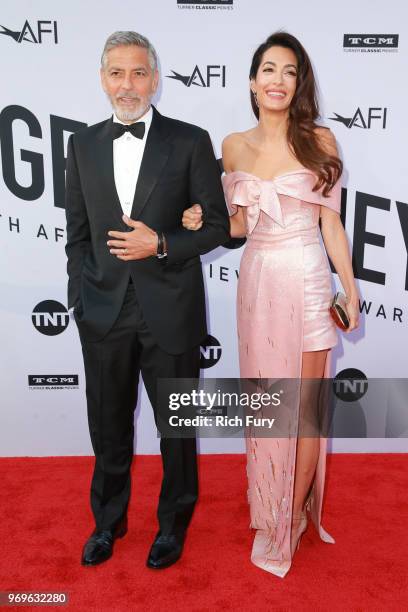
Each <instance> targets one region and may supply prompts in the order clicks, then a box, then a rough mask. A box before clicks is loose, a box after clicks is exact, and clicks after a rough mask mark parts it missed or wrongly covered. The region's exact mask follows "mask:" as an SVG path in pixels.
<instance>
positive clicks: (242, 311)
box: [223, 169, 341, 577]
mask: <svg viewBox="0 0 408 612" xmlns="http://www.w3.org/2000/svg"><path fill="white" fill-rule="evenodd" d="M315 182H316V177H315V175H314V174H313V173H312V172H311V171H309V170H306V169H303V170H297V171H294V172H288V173H285V174H283V175H281V176H278V177H276V178H275V179H274V180H270V181H266V180H261V179H259V178H258V177H256V176H254V175H252V174H248V173H246V172H240V171H238V172H232V173H230V174H227V175H224V176H223V185H224V191H225V195H226V199H227V205H228V207H229V210H230V212H231V213H232V214H234V212H236V210H237V207H238V206H243V207H245V212H246V225H247V243H246V246H245V250H244V253H243V256H242V260H241V265H240V273H239V283H238V295H237V323H238V340H239V360H240V374H241V377H242V378H265V379H276V378H284V379H285V378H294V379H300V376H301V366H302V353H303V352H304V351H316V350H323V349H329V348H331V347H333V346H335V344H336V343H337V332H336V327H335V325H334V323H333V321H332V319H331V317H330V315H329V310H328V309H329V304H330V300H331V297H332V286H331V273H330V268H329V265H328V261H327V258H326V255H325V252H324V250H323V248H322V246H321V241H320V230H319V225H318V222H319V213H320V206H327V207H328V208H331V209H332V210H334V211H336V212H340V193H341V186H340V184H339V183H337V184H336V186H335V187H334V188H333V190H332V192H331V194H330V197H329V198H325V197H324V196H323V195H322V194H321V193H320V192H314V191H313V187H314V184H315ZM328 366H329V364H328V360H327V363H326V372H327V371H328ZM297 418H298V415H297ZM296 442H297V439H296V436H294V437H285V438H255V437H248V438H247V440H246V444H247V473H248V500H249V504H250V513H251V526H252V527H253V528H255V529H256V530H257V533H256V536H255V540H254V546H253V550H252V557H251V560H252V561H253V563H254V564H255V565H257V566H259V567H261V568H262V569H265V570H266V571H269V572H271V573H273V574H275V575H277V576H281V577H283V576H284V575H285V574H286V573H287V572H288V570H289V568H290V565H291V551H290V532H291V518H292V503H293V483H294V474H295V460H296ZM325 465H326V440H325V439H323V438H321V441H320V455H319V461H318V466H317V470H316V475H315V479H314V483H313V488H312V493H311V496H310V498H309V500H308V508H309V510H310V512H311V516H312V520H313V522H314V524H315V526H316V528H317V530H318V532H319V534H320V537H321V538H322V539H323V540H324V541H326V542H331V543H333V542H334V540H333V538H332V537H331V536H330V535H329V534H328V533H327V532H326V531H325V530H324V529H323V527H322V526H321V507H322V499H323V490H324V480H325Z"/></svg>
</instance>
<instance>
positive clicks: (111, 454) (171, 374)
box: [81, 283, 200, 535]
mask: <svg viewBox="0 0 408 612" xmlns="http://www.w3.org/2000/svg"><path fill="white" fill-rule="evenodd" d="M81 340H82V352H83V356H84V364H85V374H86V393H87V404H88V422H89V431H90V434H91V441H92V446H93V450H94V453H95V468H94V474H93V479H92V485H91V506H92V511H93V514H94V517H95V522H96V526H97V529H113V528H114V527H115V526H116V525H117V523H118V522H119V521H120V520H121V519H122V518H123V517H124V516H125V515H126V512H127V506H128V503H129V496H130V488H131V481H130V467H131V463H132V459H133V439H134V425H133V422H134V410H135V407H136V403H137V396H138V382H139V373H141V375H142V378H143V382H144V384H145V387H146V391H147V394H148V396H149V400H150V402H151V404H152V407H153V411H154V416H155V418H156V415H157V412H158V411H159V410H163V409H164V408H165V406H163V405H160V404H159V403H158V402H157V398H156V396H157V383H158V379H160V378H177V377H185V378H197V377H198V375H199V367H200V366H199V363H200V353H199V347H193V348H191V349H189V350H188V351H186V352H184V353H182V354H180V355H170V354H169V353H166V352H165V351H163V349H161V348H160V347H159V346H158V345H157V343H156V341H155V339H154V337H153V336H152V334H151V332H150V331H149V329H148V327H147V325H146V322H145V320H144V318H143V315H142V312H141V309H140V305H139V303H138V301H137V298H136V293H135V289H134V285H133V283H130V284H129V286H128V290H127V291H126V293H125V297H124V301H123V305H122V308H121V310H120V313H119V316H118V319H117V320H116V322H115V324H114V325H113V327H112V329H111V330H110V331H109V333H108V334H107V335H106V336H105V337H104V339H103V340H101V341H99V342H89V341H87V340H86V339H85V338H83V337H82V338H81ZM167 417H168V413H163V415H162V418H163V419H166V418H167ZM160 450H161V454H162V459H163V481H162V487H161V492H160V497H159V505H158V511H157V515H158V521H159V526H160V531H161V532H162V533H163V534H165V535H170V534H172V533H179V534H180V533H183V532H184V530H185V529H186V527H187V525H188V523H189V521H190V518H191V515H192V513H193V509H194V504H195V502H196V500H197V495H198V479H197V459H196V441H195V439H193V438H190V439H173V438H162V439H161V441H160ZM136 494H137V491H136Z"/></svg>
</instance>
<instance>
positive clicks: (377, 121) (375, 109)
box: [329, 106, 387, 130]
mask: <svg viewBox="0 0 408 612" xmlns="http://www.w3.org/2000/svg"><path fill="white" fill-rule="evenodd" d="M333 114H334V115H335V116H334V117H329V119H330V121H338V122H339V123H342V124H343V125H345V126H346V127H347V128H349V129H351V128H352V127H357V128H362V129H363V130H370V129H371V127H372V124H373V122H374V127H375V126H377V127H380V126H381V128H380V129H383V130H385V128H386V126H387V108H381V107H379V106H370V108H369V109H368V111H367V112H366V113H363V111H362V110H361V109H360V108H357V110H356V111H355V113H354V115H353V116H352V117H343V115H339V114H338V113H333Z"/></svg>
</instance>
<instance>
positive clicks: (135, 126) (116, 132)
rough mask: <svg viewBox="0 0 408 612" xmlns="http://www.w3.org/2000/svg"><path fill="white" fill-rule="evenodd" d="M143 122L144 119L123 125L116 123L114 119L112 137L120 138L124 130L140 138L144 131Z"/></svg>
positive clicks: (124, 132)
mask: <svg viewBox="0 0 408 612" xmlns="http://www.w3.org/2000/svg"><path fill="white" fill-rule="evenodd" d="M145 127H146V126H145V123H144V121H138V122H137V123H131V124H130V125H123V123H116V121H112V138H113V140H115V139H116V138H120V137H121V136H123V134H126V132H130V133H131V134H133V136H135V137H136V138H140V140H142V138H143V136H144V133H145Z"/></svg>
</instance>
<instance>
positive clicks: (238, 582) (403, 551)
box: [0, 454, 408, 612]
mask: <svg viewBox="0 0 408 612" xmlns="http://www.w3.org/2000/svg"><path fill="white" fill-rule="evenodd" d="M92 462H93V460H92V459H90V458H82V457H81V458H76V457H75V458H52V459H31V458H30V459H26V458H24V459H1V460H0V477H1V480H0V482H1V483H2V501H1V512H0V542H1V558H0V591H8V590H10V591H18V590H24V591H65V592H67V593H68V595H69V598H70V601H69V603H68V604H67V605H66V606H63V607H54V606H52V607H51V606H49V607H48V609H52V610H64V609H69V610H75V611H76V610H79V611H82V610H83V611H93V610H95V611H98V612H99V611H105V610H106V611H108V610H109V611H133V610H143V611H145V610H146V611H148V610H154V611H161V610H171V611H178V610H194V611H207V610H222V611H225V610H234V611H235V610H259V611H262V612H264V611H269V610H279V611H283V610H307V611H308V610H330V611H331V610H353V611H354V610H355V611H360V610H363V611H365V610H408V585H407V575H408V456H407V455H374V454H371V455H330V456H329V457H328V477H327V489H326V500H325V510H324V515H323V518H324V526H325V527H326V529H327V530H328V531H329V533H331V534H332V535H333V536H334V538H335V539H336V544H335V545H330V544H325V543H323V542H321V541H320V540H319V538H318V536H317V534H316V532H315V530H314V528H313V526H311V525H309V528H308V531H307V533H306V534H305V536H304V537H303V539H302V543H301V546H300V549H299V551H298V552H297V554H296V556H295V559H294V562H293V565H292V569H291V571H290V572H289V574H288V575H287V576H286V578H284V579H283V580H282V579H280V578H277V577H275V576H273V575H271V574H268V573H266V572H263V571H262V570H260V569H258V568H256V567H255V566H253V565H252V564H251V563H250V560H249V553H250V548H251V542H252V533H251V531H250V530H249V529H248V523H249V518H248V508H247V504H246V483H245V470H244V466H245V463H244V457H243V456H240V455H238V456H237V455H211V456H202V457H201V458H200V476H201V498H200V503H199V504H198V506H197V510H196V513H195V515H194V519H193V522H192V525H191V528H190V531H189V537H188V539H187V543H186V546H185V550H184V554H183V557H182V559H181V561H180V562H179V563H177V564H176V565H175V566H173V567H171V568H168V569H166V570H163V571H162V572H157V571H156V572H155V571H154V570H149V569H147V568H146V567H145V560H146V556H147V553H148V550H149V547H150V544H151V542H152V539H153V537H154V535H155V532H156V523H155V506H156V499H157V494H158V488H159V481H160V473H161V466H160V459H159V458H158V457H146V456H144V457H143V456H142V457H136V458H135V461H134V465H133V468H134V469H133V499H132V502H131V507H130V512H129V533H128V535H127V536H126V537H125V538H124V539H123V540H119V541H117V542H116V545H115V554H114V556H113V558H112V559H110V560H109V561H108V562H107V563H105V564H104V565H101V566H99V567H91V568H83V567H81V565H80V563H79V560H80V554H81V548H82V545H83V543H84V541H85V539H86V538H87V537H88V535H89V533H90V531H91V530H92V517H91V513H90V510H89V504H88V497H89V494H88V487H89V481H90V477H91V471H92ZM15 609H17V608H15ZM19 609H25V610H27V609H33V610H38V609H39V608H38V607H35V608H34V607H30V608H28V607H25V608H19Z"/></svg>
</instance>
